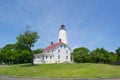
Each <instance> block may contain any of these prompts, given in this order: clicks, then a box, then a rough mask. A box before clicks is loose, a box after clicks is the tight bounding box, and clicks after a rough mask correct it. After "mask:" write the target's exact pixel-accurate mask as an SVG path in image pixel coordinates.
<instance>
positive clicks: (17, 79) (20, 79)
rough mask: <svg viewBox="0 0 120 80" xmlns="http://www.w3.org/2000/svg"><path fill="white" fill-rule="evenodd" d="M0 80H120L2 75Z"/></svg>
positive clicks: (119, 79)
mask: <svg viewBox="0 0 120 80" xmlns="http://www.w3.org/2000/svg"><path fill="white" fill-rule="evenodd" d="M0 80H120V78H118V79H82V78H69V79H66V78H25V77H11V76H4V75H0Z"/></svg>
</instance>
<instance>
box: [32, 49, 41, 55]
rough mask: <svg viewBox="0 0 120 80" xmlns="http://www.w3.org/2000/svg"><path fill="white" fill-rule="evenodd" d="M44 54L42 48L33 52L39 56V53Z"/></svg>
mask: <svg viewBox="0 0 120 80" xmlns="http://www.w3.org/2000/svg"><path fill="white" fill-rule="evenodd" d="M42 52H43V49H41V48H39V49H36V50H33V51H32V53H33V54H38V53H42Z"/></svg>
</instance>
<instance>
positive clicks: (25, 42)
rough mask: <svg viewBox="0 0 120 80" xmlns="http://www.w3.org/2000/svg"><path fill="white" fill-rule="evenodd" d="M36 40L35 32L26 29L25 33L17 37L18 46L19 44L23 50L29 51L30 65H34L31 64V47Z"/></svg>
mask: <svg viewBox="0 0 120 80" xmlns="http://www.w3.org/2000/svg"><path fill="white" fill-rule="evenodd" d="M37 39H39V36H38V34H37V32H31V31H30V30H28V29H26V31H25V32H24V33H23V34H20V35H19V36H18V37H17V40H18V44H20V45H21V46H24V48H25V49H27V50H29V52H30V54H31V63H32V65H34V64H33V54H32V50H31V47H33V46H34V43H35V42H36V41H37Z"/></svg>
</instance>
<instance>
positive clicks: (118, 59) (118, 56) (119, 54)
mask: <svg viewBox="0 0 120 80" xmlns="http://www.w3.org/2000/svg"><path fill="white" fill-rule="evenodd" d="M116 54H117V62H118V63H119V64H120V47H118V48H117V49H116Z"/></svg>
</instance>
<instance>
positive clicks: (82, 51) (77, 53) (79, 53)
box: [72, 47, 89, 63]
mask: <svg viewBox="0 0 120 80" xmlns="http://www.w3.org/2000/svg"><path fill="white" fill-rule="evenodd" d="M88 53H89V50H88V49H87V48H85V47H79V48H76V49H74V50H73V53H72V56H73V60H74V62H77V63H84V62H87V55H88Z"/></svg>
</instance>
